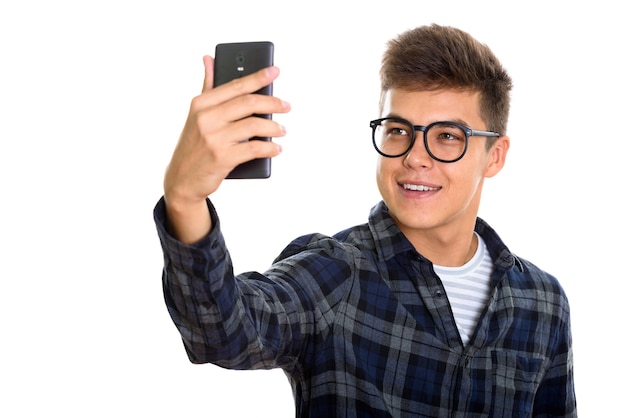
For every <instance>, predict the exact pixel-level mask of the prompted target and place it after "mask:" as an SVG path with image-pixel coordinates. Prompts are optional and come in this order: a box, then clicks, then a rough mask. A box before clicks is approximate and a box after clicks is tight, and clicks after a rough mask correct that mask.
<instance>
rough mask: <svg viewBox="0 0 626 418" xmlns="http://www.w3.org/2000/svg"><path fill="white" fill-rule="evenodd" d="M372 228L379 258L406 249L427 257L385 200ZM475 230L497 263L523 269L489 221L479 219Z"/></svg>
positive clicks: (372, 215)
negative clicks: (416, 246) (411, 240)
mask: <svg viewBox="0 0 626 418" xmlns="http://www.w3.org/2000/svg"><path fill="white" fill-rule="evenodd" d="M369 228H370V231H371V233H372V236H373V238H374V243H375V245H376V254H377V256H378V259H379V260H381V261H387V260H389V259H391V258H393V257H395V256H396V255H398V254H401V253H407V252H413V253H414V254H415V255H416V256H417V257H418V258H421V259H424V258H423V257H422V256H421V255H420V254H419V253H418V252H417V251H416V250H415V248H414V247H413V244H411V243H410V242H409V240H408V239H407V238H406V236H405V235H404V234H403V233H402V231H400V228H398V226H397V225H396V223H395V221H394V220H393V219H392V218H391V215H389V208H388V207H387V205H386V204H385V202H384V201H382V200H381V201H380V202H378V204H377V205H376V206H374V207H373V208H372V209H371V211H370V215H369ZM474 230H475V231H476V233H478V234H479V235H480V236H481V237H482V238H483V240H484V241H485V244H486V245H487V249H488V250H489V255H490V256H491V258H492V259H493V261H494V264H495V265H496V266H498V267H500V268H503V269H505V270H508V269H510V268H512V267H514V266H517V267H518V268H519V269H520V270H522V271H523V267H522V264H521V262H520V260H519V259H518V258H517V257H515V256H514V255H513V254H512V253H511V252H510V251H509V249H508V248H507V246H506V245H505V244H504V242H503V241H502V240H501V239H500V237H499V236H498V234H497V233H496V231H495V230H494V229H493V228H491V226H489V225H488V224H487V222H485V221H484V220H482V219H481V218H477V219H476V226H475V228H474Z"/></svg>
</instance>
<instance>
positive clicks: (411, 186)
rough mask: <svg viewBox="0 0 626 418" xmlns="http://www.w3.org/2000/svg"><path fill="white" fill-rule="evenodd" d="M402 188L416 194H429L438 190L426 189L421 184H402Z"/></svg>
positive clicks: (426, 187) (435, 188) (433, 188)
mask: <svg viewBox="0 0 626 418" xmlns="http://www.w3.org/2000/svg"><path fill="white" fill-rule="evenodd" d="M402 187H404V188H405V189H406V190H413V191H416V192H430V191H434V190H439V188H438V187H428V186H424V185H421V184H403V185H402Z"/></svg>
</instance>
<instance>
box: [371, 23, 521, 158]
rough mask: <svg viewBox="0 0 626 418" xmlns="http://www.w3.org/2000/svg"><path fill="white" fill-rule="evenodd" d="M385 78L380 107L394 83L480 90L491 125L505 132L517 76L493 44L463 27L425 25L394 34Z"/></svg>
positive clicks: (386, 55) (412, 88) (482, 107)
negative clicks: (498, 57) (505, 66)
mask: <svg viewBox="0 0 626 418" xmlns="http://www.w3.org/2000/svg"><path fill="white" fill-rule="evenodd" d="M380 80H381V96H380V109H381V111H382V108H383V103H384V100H385V96H386V94H387V92H388V91H389V90H390V89H403V90H409V91H434V90H441V89H453V90H459V91H472V92H478V93H479V100H480V111H479V112H480V115H481V117H482V118H483V119H484V121H485V123H486V124H487V129H488V130H490V131H495V132H498V133H500V135H505V134H506V129H507V122H508V118H509V108H510V101H511V99H510V90H511V89H512V87H513V82H512V80H511V78H510V77H509V75H508V73H507V72H506V70H505V69H504V68H503V67H502V65H501V64H500V61H499V60H498V59H497V58H496V56H495V55H494V54H493V52H492V51H491V49H489V47H487V46H486V45H485V44H481V43H479V42H478V41H477V40H476V39H474V38H473V37H472V36H471V35H469V34H468V33H466V32H464V31H462V30H460V29H457V28H453V27H449V26H440V25H436V24H433V25H428V26H420V27H417V28H415V29H411V30H408V31H406V32H403V33H401V34H400V35H398V36H397V37H396V38H395V39H392V40H390V41H389V42H388V43H387V50H386V52H385V53H384V55H383V58H382V65H381V69H380ZM491 143H493V141H492V142H488V146H490V145H491Z"/></svg>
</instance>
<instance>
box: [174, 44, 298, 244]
mask: <svg viewBox="0 0 626 418" xmlns="http://www.w3.org/2000/svg"><path fill="white" fill-rule="evenodd" d="M204 69H205V77H204V85H203V88H202V93H201V94H200V95H199V96H197V97H195V98H194V99H193V100H192V102H191V108H190V110H189V115H188V117H187V122H186V123H185V126H184V128H183V132H182V134H181V136H180V139H179V141H178V144H177V146H176V149H175V150H174V154H173V155H172V159H171V161H170V164H169V166H168V168H167V170H166V173H165V180H164V190H165V202H166V206H167V213H168V221H169V223H170V232H172V233H173V234H174V235H176V236H177V238H178V239H180V240H181V241H183V242H188V243H190V242H194V241H197V240H199V239H201V238H202V237H203V236H205V235H206V234H207V233H208V232H209V231H210V228H211V223H210V218H209V219H208V220H207V218H208V211H207V208H206V203H205V199H206V197H207V196H208V195H210V194H212V193H213V192H215V191H216V190H217V189H218V187H219V186H220V184H221V183H222V181H223V180H224V178H226V176H227V175H228V174H229V173H230V172H231V171H232V170H233V169H234V168H235V167H236V166H237V165H239V164H241V163H243V162H246V161H249V160H252V159H255V158H272V157H275V156H277V155H278V154H279V153H280V152H281V148H280V146H279V145H278V144H276V143H275V142H272V141H246V139H248V138H252V137H254V136H261V137H263V136H267V137H273V138H277V137H282V136H284V135H285V129H284V128H283V127H282V126H281V125H280V124H278V123H277V122H276V121H273V120H270V119H265V118H260V117H255V116H252V115H253V114H273V113H286V112H288V111H289V110H290V105H289V104H288V103H286V102H284V101H282V100H280V99H278V98H276V97H272V96H266V95H260V94H253V93H254V92H255V91H257V90H259V89H260V88H261V87H264V86H266V85H268V84H270V83H271V82H273V81H274V80H275V79H276V77H278V74H279V70H278V68H276V67H269V68H266V69H263V70H261V71H258V72H256V73H254V74H251V75H249V76H246V77H242V78H240V79H237V80H234V81H231V82H229V83H227V84H224V85H221V86H219V87H216V88H213V58H211V57H208V56H206V57H204ZM207 227H208V229H207Z"/></svg>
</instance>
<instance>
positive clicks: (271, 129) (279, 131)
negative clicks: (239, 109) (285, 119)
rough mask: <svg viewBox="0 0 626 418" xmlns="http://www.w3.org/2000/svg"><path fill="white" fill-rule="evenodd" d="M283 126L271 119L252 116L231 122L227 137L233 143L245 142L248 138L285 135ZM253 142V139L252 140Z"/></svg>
mask: <svg viewBox="0 0 626 418" xmlns="http://www.w3.org/2000/svg"><path fill="white" fill-rule="evenodd" d="M285 134H286V130H285V127H284V126H282V125H281V124H279V123H277V122H276V121H273V120H271V119H266V118H262V117H257V116H252V117H249V118H246V119H241V120H239V121H237V122H233V123H232V124H231V125H230V126H229V128H228V137H229V139H230V141H232V142H233V143H236V144H239V143H242V142H247V140H248V139H249V138H254V137H262V138H265V137H268V138H279V137H282V136H285ZM252 142H253V141H252Z"/></svg>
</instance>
